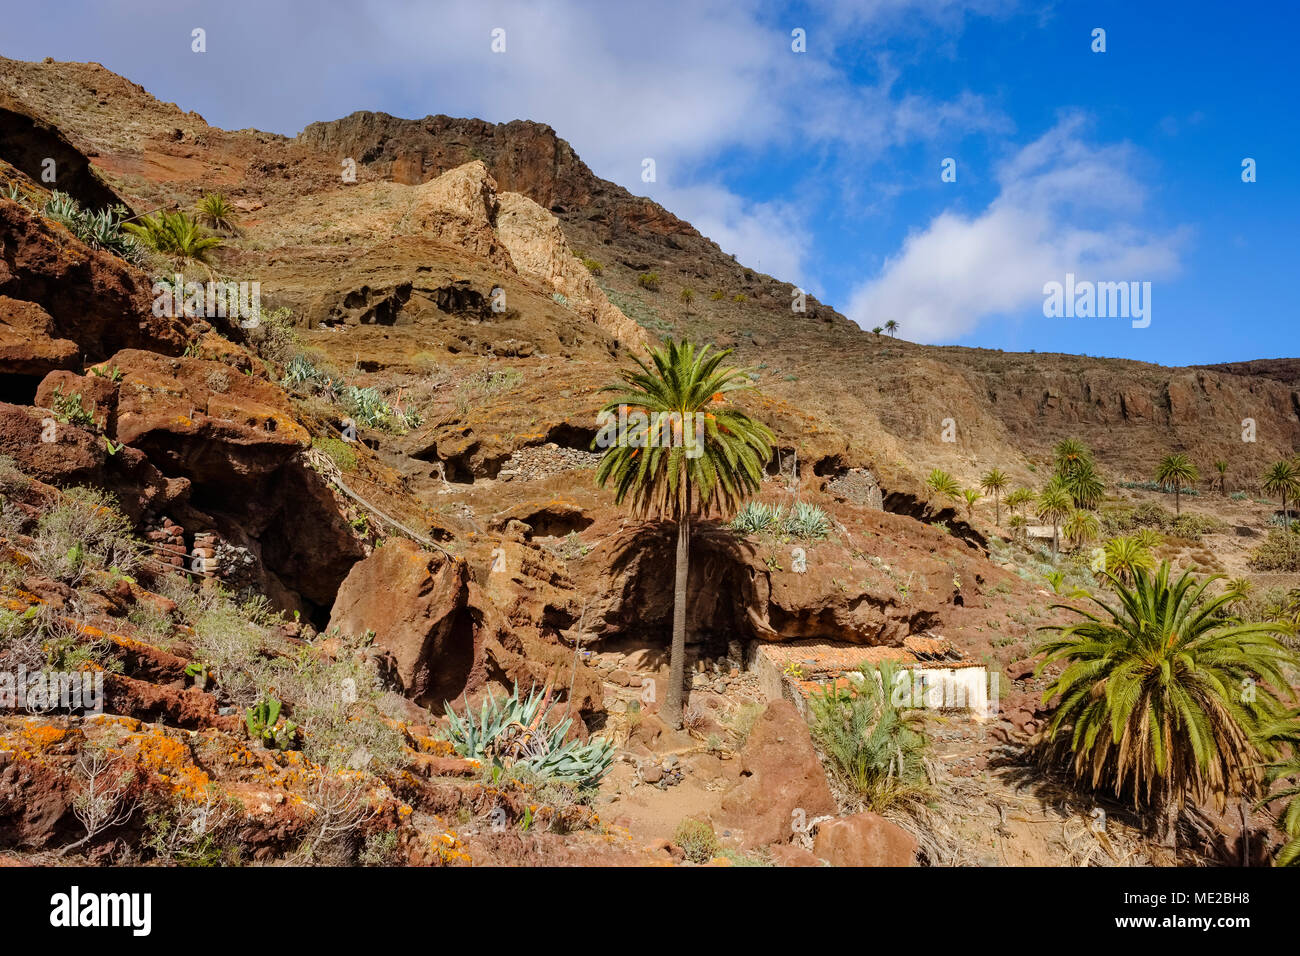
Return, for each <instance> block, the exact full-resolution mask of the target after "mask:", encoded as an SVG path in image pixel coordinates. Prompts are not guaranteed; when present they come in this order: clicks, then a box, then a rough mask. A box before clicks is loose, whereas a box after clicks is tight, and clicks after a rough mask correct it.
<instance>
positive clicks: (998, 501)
mask: <svg viewBox="0 0 1300 956" xmlns="http://www.w3.org/2000/svg"><path fill="white" fill-rule="evenodd" d="M1010 482H1011V479H1009V478H1008V477H1007V476H1006V475H1005V474H1003V473H1002V472H1001V471H999V470H998V469H996V468H990V469H989V470H988V471H986V472H984V474H983V476H981V478H980V487H981V488H983V489H984V492H985V494H991V495H992V496H993V523H994V524H995V525H1000V524H1002V491H1003V489H1005V488H1006V486H1007V485H1008V484H1010Z"/></svg>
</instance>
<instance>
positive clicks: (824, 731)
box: [808, 661, 928, 813]
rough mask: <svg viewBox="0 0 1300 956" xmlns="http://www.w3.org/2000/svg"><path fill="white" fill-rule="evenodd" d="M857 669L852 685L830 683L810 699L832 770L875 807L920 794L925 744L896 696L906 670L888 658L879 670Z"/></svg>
mask: <svg viewBox="0 0 1300 956" xmlns="http://www.w3.org/2000/svg"><path fill="white" fill-rule="evenodd" d="M861 673H862V680H861V681H859V682H858V683H857V685H856V686H855V688H853V689H851V690H850V689H843V688H838V687H837V686H836V685H834V684H831V685H828V686H826V687H825V688H823V690H822V691H821V692H819V693H814V694H813V695H812V697H811V698H809V702H808V703H809V709H810V711H811V713H812V731H813V736H814V737H815V738H816V739H817V741H818V743H819V744H820V745H821V747H822V750H823V751H824V752H825V754H826V757H827V759H828V760H829V762H830V764H831V767H832V770H833V771H834V772H835V774H836V775H837V776H838V777H839V778H840V779H841V780H842V781H843V783H844V784H845V785H846V786H848V787H850V788H851V789H852V790H854V791H855V792H856V793H858V794H859V795H860V796H861V797H862V799H863V800H864V801H865V803H866V804H867V806H868V808H869V809H871V810H874V811H876V812H877V813H879V812H880V811H882V810H884V809H886V808H888V807H890V806H894V805H896V804H900V803H907V802H910V801H914V800H917V799H919V798H920V797H921V796H922V795H923V794H924V792H925V789H926V784H927V780H928V778H927V775H926V770H925V755H926V748H927V746H928V744H927V741H926V738H925V736H924V734H922V733H921V730H920V718H919V717H918V716H917V715H915V714H909V713H907V712H905V711H904V710H903V709H902V707H901V706H899V704H898V702H897V701H896V700H895V699H894V697H895V695H894V690H895V688H896V687H898V686H900V682H901V680H906V679H909V678H910V675H908V674H907V672H905V671H900V670H899V668H898V667H897V665H895V664H894V663H893V662H892V661H885V662H883V663H882V664H881V665H880V668H879V670H875V669H873V668H872V667H871V666H870V665H863V667H862V668H861ZM900 675H901V677H900Z"/></svg>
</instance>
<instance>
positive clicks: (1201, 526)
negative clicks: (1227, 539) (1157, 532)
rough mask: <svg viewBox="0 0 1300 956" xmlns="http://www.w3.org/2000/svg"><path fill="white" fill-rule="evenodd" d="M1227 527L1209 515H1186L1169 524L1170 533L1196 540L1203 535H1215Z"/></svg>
mask: <svg viewBox="0 0 1300 956" xmlns="http://www.w3.org/2000/svg"><path fill="white" fill-rule="evenodd" d="M1226 527H1227V525H1226V524H1225V523H1224V522H1222V521H1220V520H1218V519H1217V518H1212V517H1210V516H1209V515H1198V514H1185V515H1179V516H1178V517H1176V518H1174V520H1173V521H1171V522H1170V523H1169V533H1170V534H1172V535H1174V536H1176V537H1179V538H1191V539H1192V540H1196V539H1197V538H1199V537H1201V535H1204V534H1214V533H1216V532H1219V531H1222V530H1223V529H1224V528H1226Z"/></svg>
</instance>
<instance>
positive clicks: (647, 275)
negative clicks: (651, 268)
mask: <svg viewBox="0 0 1300 956" xmlns="http://www.w3.org/2000/svg"><path fill="white" fill-rule="evenodd" d="M636 284H637V285H639V286H640V287H641V288H643V289H646V290H648V291H650V292H658V291H659V273H657V272H643V273H641V275H639V276H638V277H637V280H636Z"/></svg>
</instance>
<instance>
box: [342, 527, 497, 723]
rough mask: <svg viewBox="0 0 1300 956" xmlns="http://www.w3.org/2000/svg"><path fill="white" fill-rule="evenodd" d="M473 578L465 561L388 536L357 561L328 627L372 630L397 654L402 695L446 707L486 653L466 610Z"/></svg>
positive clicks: (463, 688) (349, 631) (354, 631)
mask: <svg viewBox="0 0 1300 956" xmlns="http://www.w3.org/2000/svg"><path fill="white" fill-rule="evenodd" d="M468 579H469V578H468V571H467V569H466V567H465V565H464V564H462V563H460V562H456V561H453V560H451V559H450V558H448V557H447V556H446V555H443V554H440V553H436V552H429V551H424V550H422V549H421V548H420V547H419V546H418V545H416V544H415V543H413V542H411V541H408V540H406V539H404V538H393V539H390V540H389V541H387V542H385V543H384V544H383V545H382V546H381V547H379V548H377V549H376V550H375V552H374V554H372V555H371V556H370V557H369V558H367V559H366V560H364V561H360V562H358V563H357V564H356V565H354V566H353V568H352V571H351V572H350V573H349V574H348V576H347V578H346V579H344V581H343V584H342V586H341V587H340V588H339V592H338V596H337V598H336V599H335V601H334V607H333V610H332V611H331V612H330V622H329V626H330V628H335V627H337V628H339V629H340V630H341V631H343V632H344V633H346V634H363V633H365V632H366V631H373V632H374V634H375V644H376V646H378V647H380V648H382V649H383V650H384V651H385V652H387V653H388V654H391V655H392V657H393V661H394V664H395V666H396V674H397V678H398V680H399V681H400V682H401V686H402V692H403V693H404V694H405V695H406V696H408V697H410V698H411V699H413V700H415V701H416V702H417V703H423V704H433V703H438V704H441V703H442V701H443V700H451V699H454V698H456V697H459V696H460V695H461V694H463V693H464V692H465V691H466V689H467V688H468V687H469V685H470V683H471V677H470V675H471V671H473V669H474V663H475V657H476V650H481V646H480V647H479V648H476V647H475V640H474V632H473V630H472V629H471V628H470V627H469V626H468V625H469V621H468V618H467V617H466V616H465V615H464V614H463V611H464V609H465V601H466V597H467V595H466V583H467V582H468Z"/></svg>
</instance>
